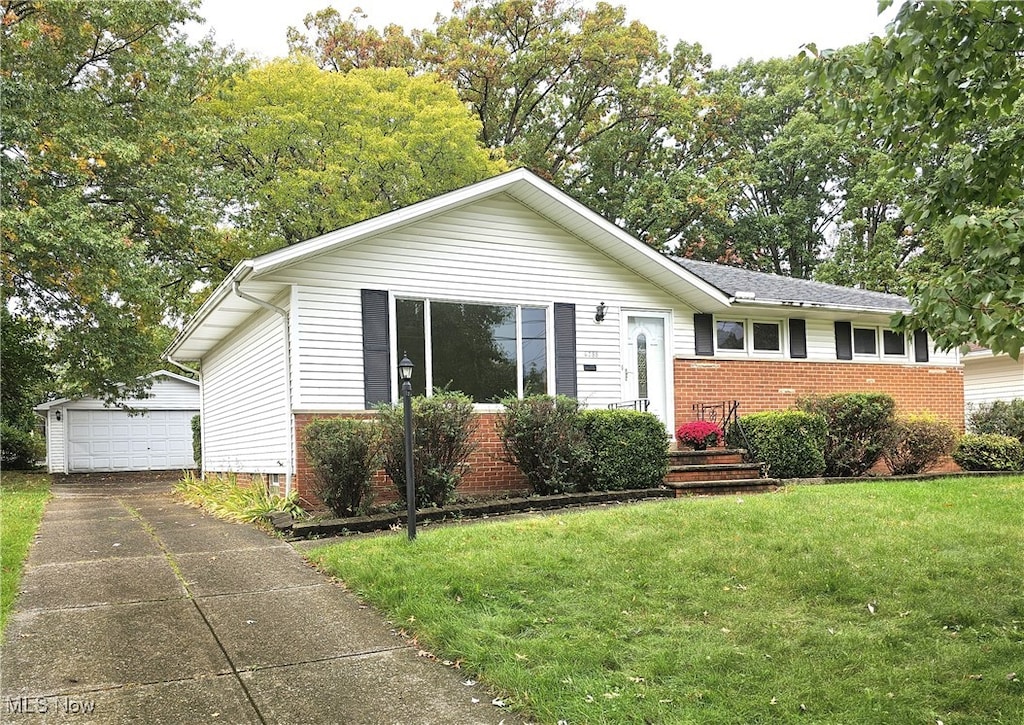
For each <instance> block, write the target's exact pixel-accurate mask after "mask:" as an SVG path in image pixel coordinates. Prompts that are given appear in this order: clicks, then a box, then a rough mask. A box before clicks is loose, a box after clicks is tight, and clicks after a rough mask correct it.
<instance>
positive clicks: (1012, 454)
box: [953, 433, 1024, 471]
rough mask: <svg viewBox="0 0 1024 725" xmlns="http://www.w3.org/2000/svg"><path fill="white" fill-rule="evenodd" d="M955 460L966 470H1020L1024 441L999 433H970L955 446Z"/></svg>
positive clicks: (1023, 454)
mask: <svg viewBox="0 0 1024 725" xmlns="http://www.w3.org/2000/svg"><path fill="white" fill-rule="evenodd" d="M953 460H954V461H956V463H957V465H958V466H960V468H962V469H964V470H965V471H1020V470H1022V469H1024V443H1021V442H1020V441H1019V440H1017V439H1016V438H1013V437H1011V436H1004V435H999V434H998V433H981V434H977V433H968V434H967V435H965V436H961V438H960V441H959V442H958V443H957V444H956V447H955V448H953Z"/></svg>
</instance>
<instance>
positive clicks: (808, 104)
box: [683, 58, 850, 278]
mask: <svg viewBox="0 0 1024 725" xmlns="http://www.w3.org/2000/svg"><path fill="white" fill-rule="evenodd" d="M703 92H704V93H705V94H707V95H708V96H709V97H711V98H712V99H714V101H715V107H716V108H718V109H721V110H719V111H718V112H716V113H714V114H712V115H710V116H709V117H708V123H709V124H710V125H711V126H712V128H713V130H714V135H715V137H716V138H717V139H719V144H720V145H721V146H722V147H723V151H722V152H721V153H722V155H723V156H724V157H726V158H729V159H731V160H732V161H733V163H738V164H740V166H741V167H742V168H743V169H744V170H745V171H746V174H745V175H744V176H743V177H741V178H739V179H738V183H737V184H736V186H735V187H734V189H733V191H734V193H733V195H732V196H731V198H730V201H729V217H728V219H727V220H726V221H725V222H721V221H718V222H714V221H713V220H712V223H708V224H705V225H704V228H703V229H702V235H701V237H700V238H691V239H690V240H689V244H688V245H687V246H685V247H684V249H683V251H684V253H687V254H693V255H694V256H698V257H703V258H710V259H718V260H721V261H725V262H728V263H731V264H737V265H741V266H743V267H747V268H749V269H755V270H759V271H763V272H771V273H775V274H785V275H790V276H793V277H801V278H807V277H809V276H810V275H811V273H812V272H813V270H814V267H815V265H816V264H817V263H818V260H819V259H820V257H821V254H822V253H823V250H824V247H825V241H826V240H825V232H826V229H828V228H829V226H830V225H831V224H833V223H834V222H835V221H836V220H837V219H838V218H839V216H840V214H841V213H842V210H843V203H842V191H843V180H844V179H845V177H846V176H847V174H848V166H849V150H850V148H849V147H850V139H849V138H848V137H846V136H844V135H843V134H841V133H840V132H839V131H838V130H837V129H836V127H835V124H834V123H832V122H831V120H830V119H829V118H828V117H827V116H826V115H825V114H824V113H823V112H822V111H821V109H820V108H819V106H818V103H817V98H816V97H815V96H814V94H812V93H810V91H809V84H808V82H807V80H806V78H805V75H804V71H803V67H802V65H801V61H800V60H799V59H798V58H786V59H781V58H778V59H772V60H767V61H743V62H741V63H740V64H738V65H737V66H735V67H733V68H726V69H722V70H718V71H714V72H711V73H709V74H708V79H707V82H706V83H705V85H704V88H703ZM694 247H695V248H694Z"/></svg>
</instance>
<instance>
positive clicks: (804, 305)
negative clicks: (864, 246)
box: [729, 297, 910, 315]
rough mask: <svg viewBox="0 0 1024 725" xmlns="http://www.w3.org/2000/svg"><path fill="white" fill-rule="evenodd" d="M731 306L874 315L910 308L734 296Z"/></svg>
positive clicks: (730, 301) (896, 312) (891, 313)
mask: <svg viewBox="0 0 1024 725" xmlns="http://www.w3.org/2000/svg"><path fill="white" fill-rule="evenodd" d="M729 306H730V307H741V306H742V307H747V306H749V307H776V308H778V307H796V308H798V309H808V310H830V311H833V312H847V313H858V314H872V315H895V314H898V313H900V312H902V313H908V312H910V309H909V308H907V309H895V308H891V307H890V308H882V307H851V306H849V305H836V304H829V303H826V302H806V301H800V302H798V301H789V300H751V299H743V298H742V297H741V298H737V297H732V298H730V300H729Z"/></svg>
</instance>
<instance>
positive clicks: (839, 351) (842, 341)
mask: <svg viewBox="0 0 1024 725" xmlns="http://www.w3.org/2000/svg"><path fill="white" fill-rule="evenodd" d="M836 358H837V359H839V360H853V323H851V322H837V323H836Z"/></svg>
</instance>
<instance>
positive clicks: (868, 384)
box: [675, 359, 964, 471]
mask: <svg viewBox="0 0 1024 725" xmlns="http://www.w3.org/2000/svg"><path fill="white" fill-rule="evenodd" d="M675 393H676V400H675V414H676V425H679V424H680V423H684V422H686V421H688V420H693V419H694V413H693V407H692V406H693V404H694V403H697V402H702V403H717V402H723V401H732V400H738V401H739V402H740V413H741V414H743V413H755V412H758V411H762V410H782V409H785V408H791V407H793V406H794V405H795V404H796V401H797V399H799V398H802V397H805V396H808V395H814V394H819V395H824V394H828V393H888V394H889V395H891V396H892V397H893V398H894V399H895V401H896V406H897V412H898V413H901V414H907V413H924V412H928V413H933V414H935V415H937V416H939V417H940V418H944V419H945V420H947V421H948V422H949V423H951V424H952V425H953V426H954V427H955V428H956V429H957V430H958V431H960V432H963V430H964V379H963V369H962V368H959V367H941V366H931V365H891V364H890V365H883V364H871V363H839V362H832V363H825V362H792V361H787V360H777V361H764V360H709V359H704V360H695V359H677V360H676V361H675ZM937 470H940V471H955V470H959V469H958V467H957V466H956V464H955V463H953V462H952V460H951V459H947V460H946V461H944V462H943V463H942V464H940V465H939V467H938V468H937Z"/></svg>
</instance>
